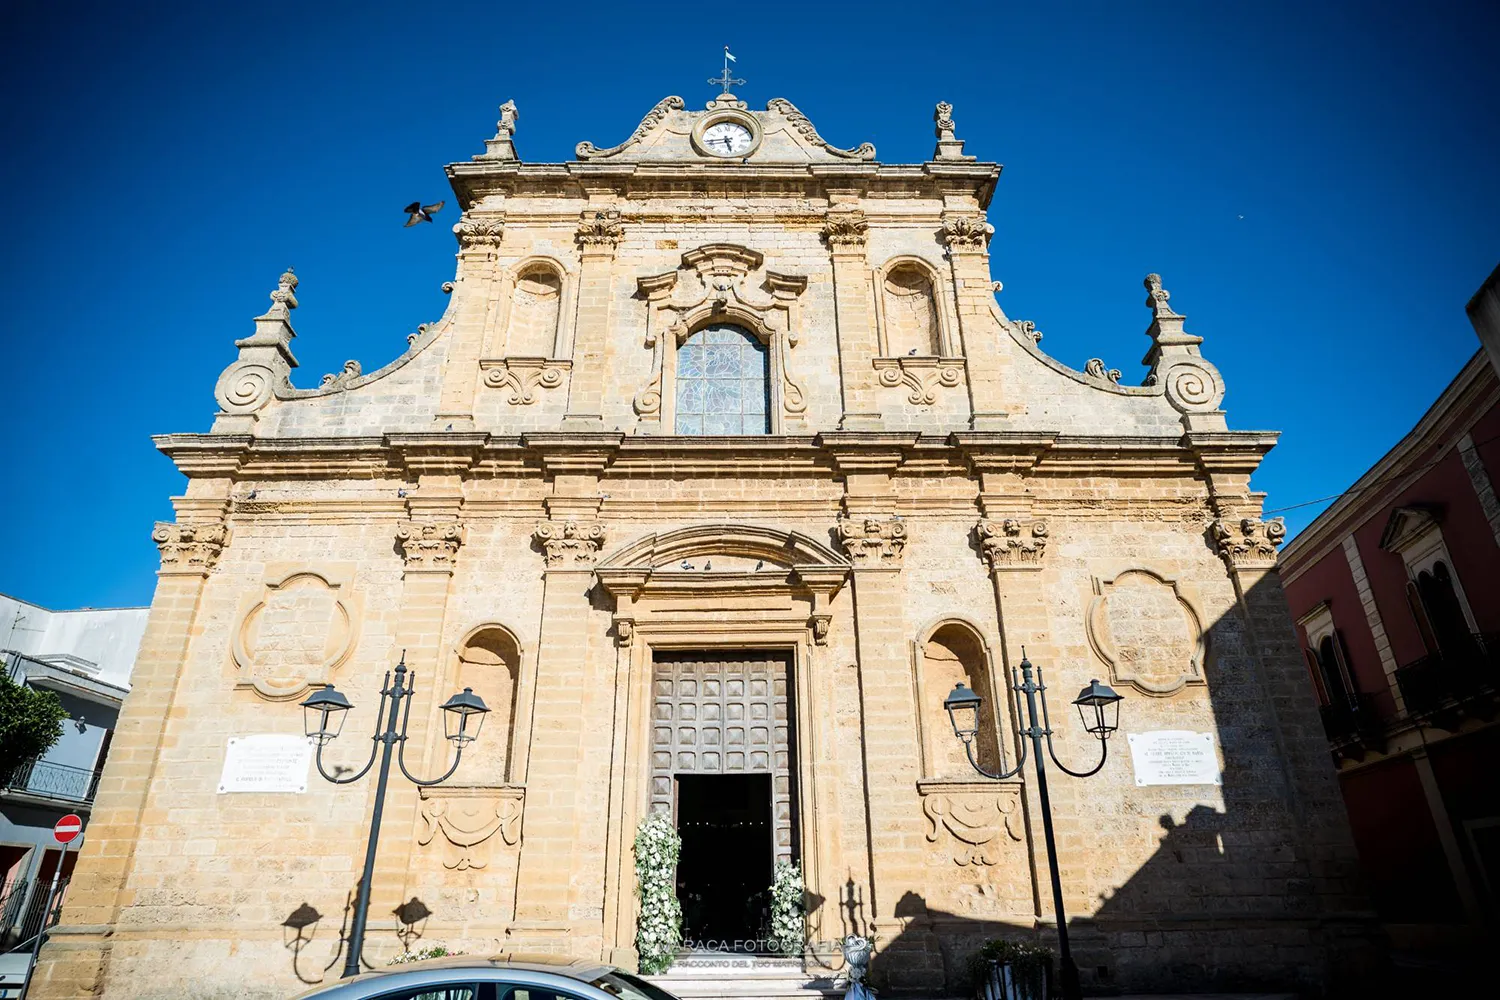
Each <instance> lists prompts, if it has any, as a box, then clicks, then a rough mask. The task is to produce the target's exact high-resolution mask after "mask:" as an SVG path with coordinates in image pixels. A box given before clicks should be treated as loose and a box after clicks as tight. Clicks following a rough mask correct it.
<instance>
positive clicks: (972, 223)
mask: <svg viewBox="0 0 1500 1000" xmlns="http://www.w3.org/2000/svg"><path fill="white" fill-rule="evenodd" d="M993 235H995V227H994V226H992V225H990V224H989V222H987V221H986V220H985V218H984V216H982V215H954V216H950V217H949V218H947V219H944V220H943V230H942V237H943V242H944V243H946V244H948V248H949V249H950V250H953V251H957V252H969V253H976V252H978V253H982V252H983V251H984V250H985V248H986V247H988V246H989V244H990V237H991V236H993Z"/></svg>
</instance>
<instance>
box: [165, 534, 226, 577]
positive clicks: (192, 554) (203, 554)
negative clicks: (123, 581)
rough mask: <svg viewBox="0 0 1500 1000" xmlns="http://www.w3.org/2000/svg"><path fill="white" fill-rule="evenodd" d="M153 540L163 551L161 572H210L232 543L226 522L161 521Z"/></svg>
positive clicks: (202, 573)
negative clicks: (181, 522)
mask: <svg viewBox="0 0 1500 1000" xmlns="http://www.w3.org/2000/svg"><path fill="white" fill-rule="evenodd" d="M151 540H152V541H153V542H155V543H156V547H157V548H158V549H160V550H161V570H160V572H161V573H163V574H171V573H188V574H198V575H206V574H207V573H208V572H209V570H211V569H213V568H214V565H215V564H216V563H218V561H219V554H220V553H221V552H222V551H223V550H224V546H225V545H226V544H227V543H228V542H229V525H227V524H225V523H224V522H223V521H216V522H212V523H210V524H174V523H172V522H171V521H157V522H156V527H155V528H154V529H152V531H151Z"/></svg>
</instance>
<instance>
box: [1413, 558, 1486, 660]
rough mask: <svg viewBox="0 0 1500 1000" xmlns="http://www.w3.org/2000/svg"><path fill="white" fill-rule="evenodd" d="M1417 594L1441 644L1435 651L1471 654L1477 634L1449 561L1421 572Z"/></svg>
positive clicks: (1435, 564)
mask: <svg viewBox="0 0 1500 1000" xmlns="http://www.w3.org/2000/svg"><path fill="white" fill-rule="evenodd" d="M1417 593H1418V595H1420V596H1421V598H1422V607H1423V609H1424V610H1425V611H1426V612H1427V622H1428V626H1429V628H1430V629H1431V630H1432V638H1433V639H1434V640H1436V644H1437V647H1438V648H1437V649H1436V650H1434V651H1433V652H1440V653H1442V654H1443V655H1444V656H1461V655H1463V654H1464V653H1467V652H1468V651H1469V650H1470V648H1471V647H1472V646H1473V644H1474V637H1473V635H1472V634H1471V633H1470V632H1469V620H1468V618H1467V617H1465V615H1464V609H1463V605H1461V604H1459V602H1458V593H1457V592H1456V591H1455V590H1454V588H1453V574H1452V572H1451V571H1450V570H1449V569H1448V564H1447V563H1445V562H1442V561H1438V562H1436V563H1433V565H1432V570H1431V571H1430V572H1429V571H1427V570H1423V571H1422V572H1420V573H1418V574H1417Z"/></svg>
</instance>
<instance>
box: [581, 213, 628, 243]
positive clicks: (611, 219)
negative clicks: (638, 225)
mask: <svg viewBox="0 0 1500 1000" xmlns="http://www.w3.org/2000/svg"><path fill="white" fill-rule="evenodd" d="M574 238H575V239H577V240H578V245H579V247H581V248H582V249H583V250H585V251H588V250H590V249H593V250H609V251H613V250H614V249H615V247H617V246H619V245H620V241H621V240H623V239H624V238H625V227H624V225H622V224H621V222H620V210H619V209H618V208H606V209H601V210H597V211H586V212H584V213H583V218H582V219H580V220H579V222H578V232H577V233H576V234H575V236H574Z"/></svg>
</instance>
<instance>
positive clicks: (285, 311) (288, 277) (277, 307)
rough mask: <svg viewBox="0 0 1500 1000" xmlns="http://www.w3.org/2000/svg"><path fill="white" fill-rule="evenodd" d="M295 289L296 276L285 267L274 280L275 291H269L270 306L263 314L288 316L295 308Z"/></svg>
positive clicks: (279, 316)
mask: <svg viewBox="0 0 1500 1000" xmlns="http://www.w3.org/2000/svg"><path fill="white" fill-rule="evenodd" d="M296 291H297V276H296V275H295V274H293V273H292V269H291V268H287V269H286V270H285V271H284V272H282V275H281V277H280V278H279V279H278V280H277V282H276V291H274V292H272V293H271V308H270V309H267V310H266V313H265V314H266V315H267V316H274V317H278V318H281V317H285V316H289V315H290V314H291V311H292V310H293V309H295V308H297V295H296Z"/></svg>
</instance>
